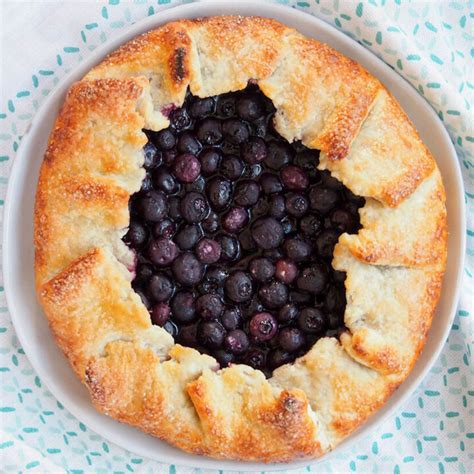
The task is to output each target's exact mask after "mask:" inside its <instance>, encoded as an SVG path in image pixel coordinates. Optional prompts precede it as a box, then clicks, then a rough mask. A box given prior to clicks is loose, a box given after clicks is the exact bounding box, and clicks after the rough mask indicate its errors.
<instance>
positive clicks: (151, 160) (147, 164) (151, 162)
mask: <svg viewBox="0 0 474 474" xmlns="http://www.w3.org/2000/svg"><path fill="white" fill-rule="evenodd" d="M143 154H144V155H145V159H144V161H143V167H144V168H145V169H146V170H150V169H152V168H154V167H155V166H156V165H157V164H158V163H159V162H160V160H161V154H160V152H159V151H158V150H157V149H156V146H155V145H153V143H151V142H148V143H147V144H146V145H145V146H144V147H143Z"/></svg>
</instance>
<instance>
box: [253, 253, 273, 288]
mask: <svg viewBox="0 0 474 474" xmlns="http://www.w3.org/2000/svg"><path fill="white" fill-rule="evenodd" d="M249 270H250V274H251V275H252V277H253V279H254V280H256V281H258V282H260V283H265V282H267V281H269V280H270V279H271V278H272V277H273V275H274V274H275V265H273V263H272V262H271V261H270V260H269V259H268V258H265V257H259V258H254V259H253V260H251V261H250V264H249Z"/></svg>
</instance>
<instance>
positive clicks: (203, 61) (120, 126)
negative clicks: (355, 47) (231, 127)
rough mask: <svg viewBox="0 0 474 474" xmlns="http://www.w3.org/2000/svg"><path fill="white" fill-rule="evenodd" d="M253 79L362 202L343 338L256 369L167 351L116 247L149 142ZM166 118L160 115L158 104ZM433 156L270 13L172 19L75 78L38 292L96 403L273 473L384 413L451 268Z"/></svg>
mask: <svg viewBox="0 0 474 474" xmlns="http://www.w3.org/2000/svg"><path fill="white" fill-rule="evenodd" d="M249 81H252V82H254V83H256V84H258V86H259V87H260V89H261V90H262V91H263V93H264V94H265V95H266V96H267V97H268V98H270V99H271V100H272V102H273V104H274V105H275V107H276V115H275V128H276V130H277V131H278V132H279V133H280V134H281V135H282V136H283V137H285V138H286V139H287V140H288V141H290V142H292V141H294V140H301V141H302V143H303V144H304V145H306V146H307V147H309V148H317V149H319V150H321V158H320V163H319V168H320V169H327V170H329V171H330V172H331V174H332V175H333V176H334V177H336V178H337V179H339V180H340V181H342V183H344V184H345V185H346V186H347V187H348V188H349V189H350V190H351V191H352V192H354V193H355V194H358V195H360V196H363V197H364V198H366V204H365V206H364V207H363V208H362V209H361V211H360V215H361V222H362V225H363V228H362V229H361V230H360V231H359V232H358V234H356V235H349V234H343V235H342V236H341V237H340V239H339V242H338V244H337V245H336V248H335V251H334V259H333V267H334V268H335V269H336V270H340V271H344V272H346V274H347V279H346V281H345V288H346V297H347V307H346V310H345V324H346V327H347V331H346V332H344V333H343V334H341V336H340V338H339V339H337V338H335V337H324V338H321V339H319V340H318V341H317V342H316V344H314V346H313V347H312V348H311V350H310V351H309V352H307V353H306V354H305V355H304V356H302V357H300V358H298V359H297V360H296V361H295V362H294V363H292V364H285V365H283V366H281V367H279V368H278V369H276V370H275V371H274V373H273V375H272V377H270V378H268V379H266V378H265V376H264V375H263V373H262V372H261V371H259V370H255V369H253V368H251V367H249V366H246V365H243V364H236V365H231V366H230V367H228V368H224V369H219V365H218V364H217V362H216V360H215V359H214V358H212V357H210V356H208V355H205V354H200V353H199V352H198V351H196V350H194V349H191V348H188V347H183V346H181V345H179V344H175V343H174V341H173V338H172V337H171V336H170V335H169V334H168V333H167V332H166V331H165V330H164V329H162V328H161V327H158V326H153V325H152V324H151V321H150V315H149V312H148V311H147V309H146V308H145V306H144V305H143V303H142V302H141V300H140V297H139V296H138V295H137V294H136V293H135V291H134V290H133V289H132V286H131V280H132V278H133V274H132V273H131V271H129V270H130V269H132V268H133V267H134V258H135V257H134V254H133V252H132V251H131V250H130V249H129V248H128V247H127V246H126V245H125V244H124V243H123V241H122V240H121V239H122V237H123V235H124V234H125V232H126V230H127V227H128V225H129V219H130V215H129V210H128V202H129V198H130V196H131V195H132V194H133V193H135V192H137V191H138V190H139V189H140V186H141V182H142V180H143V178H144V175H145V171H144V169H143V168H142V164H143V160H144V158H143V151H142V148H143V146H144V145H145V143H146V136H145V134H144V133H143V132H142V129H148V130H153V131H158V130H161V129H164V128H166V127H167V126H168V125H169V120H168V115H169V111H170V110H171V108H173V107H179V106H180V105H181V104H182V103H183V101H184V99H185V95H186V91H187V89H188V88H189V90H190V91H191V92H192V94H194V95H197V96H199V97H207V96H212V95H216V94H221V93H225V92H228V91H237V90H241V89H243V88H245V87H246V85H247V83H248V82H249ZM170 107H171V108H170ZM446 240H447V230H446V209H445V195H444V188H443V184H442V180H441V177H440V174H439V171H438V169H437V167H436V163H435V161H434V159H433V157H432V156H431V154H430V152H429V151H428V149H427V148H426V147H425V145H424V144H423V143H422V142H421V140H420V138H419V137H418V134H417V132H416V130H415V129H414V127H413V125H412V124H411V122H410V121H409V119H408V118H407V117H406V115H405V114H404V112H403V111H402V110H401V109H400V106H399V105H398V104H397V102H396V101H395V99H394V98H393V97H392V96H391V95H390V94H389V93H388V92H387V90H386V89H385V88H384V87H383V86H382V85H381V84H380V83H379V81H378V80H377V79H375V78H373V77H372V76H370V75H369V74H368V73H367V72H366V71H365V70H364V69H362V67H361V66H359V65H358V64H357V63H355V62H354V61H352V60H350V59H348V58H345V57H344V56H342V55H341V54H339V53H338V52H337V51H335V50H333V49H332V48H330V47H328V46H326V45H324V44H321V43H319V42H317V41H315V40H313V39H308V38H305V37H303V36H302V35H301V34H299V33H298V32H296V31H295V30H293V29H290V28H288V27H286V26H284V25H282V24H280V23H278V22H276V21H274V20H270V19H265V18H255V17H230V16H227V17H213V18H206V19H199V20H193V21H188V20H183V21H179V22H175V23H170V24H168V25H165V26H163V27H161V28H159V29H157V30H154V31H150V32H149V33H146V34H144V35H142V36H140V37H138V38H136V39H134V40H133V41H130V42H129V43H127V44H125V45H124V46H122V47H121V48H120V49H118V50H117V51H115V52H113V53H112V54H111V55H109V56H108V57H107V58H106V59H105V60H104V61H103V62H101V63H100V64H99V65H98V66H96V67H95V68H94V69H92V71H91V72H89V73H88V74H87V75H86V76H85V77H84V79H82V80H81V81H79V82H78V83H76V84H74V85H73V86H72V88H71V90H70V91H69V93H68V95H67V97H66V100H65V103H64V105H63V107H62V109H61V111H60V113H59V116H58V118H57V121H56V124H55V127H54V130H53V131H52V133H51V136H50V140H49V146H48V149H47V152H46V155H45V158H44V162H43V165H42V168H41V173H40V178H39V183H38V190H37V197H36V210H35V263H36V267H35V271H36V284H37V292H38V297H39V300H40V302H41V305H42V306H43V308H44V310H45V313H46V315H47V317H48V320H49V323H50V325H51V329H52V331H53V333H54V335H55V337H56V340H57V343H58V344H59V346H60V347H61V348H62V350H63V351H64V352H65V354H66V355H67V357H68V358H69V360H70V362H71V364H72V366H73V368H74V370H75V371H76V373H77V375H78V377H80V379H81V380H82V381H83V383H84V384H85V385H86V386H87V388H88V389H89V392H90V394H91V397H92V401H93V403H94V405H95V406H96V407H97V409H99V410H100V411H102V412H103V413H106V414H108V415H110V416H112V417H114V418H116V419H118V420H120V421H123V422H126V423H130V424H132V425H134V426H137V427H139V428H140V429H142V430H144V431H146V432H148V433H151V434H152V435H155V436H158V437H159V438H161V439H163V440H166V441H168V442H170V443H172V444H174V445H176V446H178V447H180V448H182V449H183V450H185V451H188V452H191V453H196V454H202V455H208V456H212V457H216V458H229V459H242V460H256V461H265V462H284V461H290V460H293V459H297V458H314V457H318V456H321V455H323V454H324V453H326V452H328V451H329V450H331V449H332V448H334V446H336V445H337V444H338V443H339V442H340V441H341V440H342V439H343V438H344V437H346V436H347V435H349V434H350V433H351V432H352V431H354V430H355V429H356V428H357V427H358V426H360V425H361V424H362V423H363V422H364V421H365V420H366V419H367V418H368V417H369V416H370V415H371V414H372V413H374V412H375V411H376V410H377V409H378V408H379V407H381V406H382V405H383V404H384V403H385V401H386V400H387V399H388V397H389V396H390V394H391V393H392V392H393V391H394V390H395V389H396V388H397V387H398V386H399V384H400V383H401V382H402V381H403V380H404V379H405V378H406V376H407V375H408V373H409V372H410V370H411V369H412V367H413V364H414V363H415V361H416V359H417V357H418V354H419V353H420V351H421V350H422V348H423V345H424V342H425V339H426V336H427V332H428V330H429V327H430V324H431V319H432V317H433V312H434V310H435V307H436V303H437V301H438V298H439V294H440V289H441V282H442V277H443V273H444V269H445V262H446Z"/></svg>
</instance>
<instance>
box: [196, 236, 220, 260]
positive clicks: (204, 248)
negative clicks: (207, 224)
mask: <svg viewBox="0 0 474 474" xmlns="http://www.w3.org/2000/svg"><path fill="white" fill-rule="evenodd" d="M196 255H197V257H198V258H199V260H201V262H202V263H215V262H217V261H218V260H219V258H220V256H221V246H220V244H219V242H216V241H215V240H213V239H208V238H204V239H201V240H200V241H199V242H198V244H197V245H196Z"/></svg>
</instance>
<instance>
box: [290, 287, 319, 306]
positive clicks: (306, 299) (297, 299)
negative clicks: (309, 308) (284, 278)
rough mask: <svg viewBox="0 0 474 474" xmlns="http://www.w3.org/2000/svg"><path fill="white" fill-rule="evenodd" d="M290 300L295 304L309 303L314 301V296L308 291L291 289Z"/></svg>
mask: <svg viewBox="0 0 474 474" xmlns="http://www.w3.org/2000/svg"><path fill="white" fill-rule="evenodd" d="M289 300H290V302H291V303H294V304H298V305H308V304H311V303H312V301H313V297H312V296H311V295H310V294H309V293H306V291H297V290H293V291H290V297H289Z"/></svg>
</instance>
